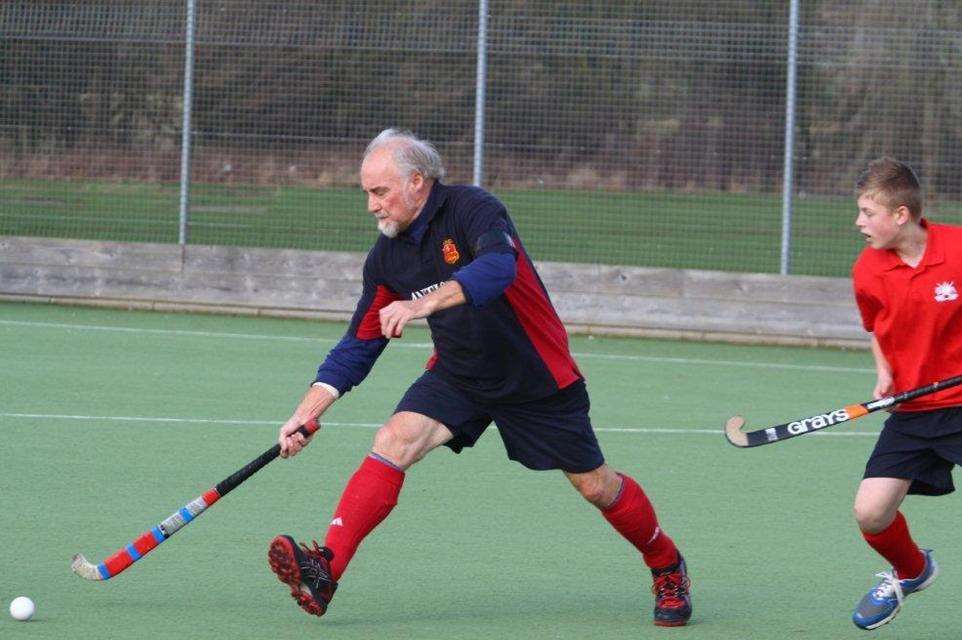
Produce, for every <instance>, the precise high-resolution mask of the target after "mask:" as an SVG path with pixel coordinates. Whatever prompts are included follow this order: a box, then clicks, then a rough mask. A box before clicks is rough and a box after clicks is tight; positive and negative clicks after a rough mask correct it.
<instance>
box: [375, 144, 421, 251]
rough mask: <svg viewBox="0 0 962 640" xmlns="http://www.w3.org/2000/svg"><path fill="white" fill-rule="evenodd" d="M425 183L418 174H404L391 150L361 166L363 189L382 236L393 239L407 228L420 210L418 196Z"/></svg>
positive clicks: (387, 148) (378, 152)
mask: <svg viewBox="0 0 962 640" xmlns="http://www.w3.org/2000/svg"><path fill="white" fill-rule="evenodd" d="M423 182H424V178H423V177H422V176H421V175H420V174H418V173H414V174H412V175H409V176H402V175H401V173H400V172H399V171H398V168H397V166H396V164H395V162H394V158H392V157H391V149H390V148H389V147H382V148H381V149H378V150H377V151H374V152H373V153H372V154H371V155H370V156H368V157H367V159H366V160H365V161H364V163H363V164H362V165H361V188H362V189H363V190H364V192H365V193H366V194H367V210H368V211H370V212H371V213H373V214H374V217H375V218H377V228H378V230H379V231H380V232H381V233H383V234H384V235H386V236H387V237H388V238H394V237H396V236H397V234H399V233H401V232H402V231H404V230H405V229H407V228H408V226H409V225H410V224H411V221H412V220H414V218H415V216H417V214H418V210H419V209H420V207H419V205H418V203H417V201H416V198H415V193H416V192H417V191H418V189H419V187H420V186H421V185H422V184H423Z"/></svg>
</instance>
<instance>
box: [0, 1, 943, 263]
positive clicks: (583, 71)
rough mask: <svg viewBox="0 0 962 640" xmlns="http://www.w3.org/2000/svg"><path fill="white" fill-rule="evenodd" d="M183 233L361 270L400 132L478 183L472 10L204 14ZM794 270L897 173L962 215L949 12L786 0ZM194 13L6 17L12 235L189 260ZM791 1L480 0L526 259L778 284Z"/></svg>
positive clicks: (113, 10)
mask: <svg viewBox="0 0 962 640" xmlns="http://www.w3.org/2000/svg"><path fill="white" fill-rule="evenodd" d="M196 7H197V13H196V16H197V22H196V38H195V42H194V50H193V55H194V83H193V101H192V104H191V105H190V106H191V109H192V126H191V140H192V165H191V166H192V169H191V176H190V183H191V186H190V189H191V200H190V218H189V236H188V237H189V241H190V242H193V243H202V244H231V245H245V246H258V247H285V248H286V247H289V248H298V249H324V250H345V251H361V250H365V249H366V248H367V247H368V246H369V244H370V242H371V240H372V239H373V238H374V234H375V233H376V232H375V230H374V228H373V225H372V224H371V220H370V219H369V218H368V217H367V216H366V214H365V213H364V200H363V197H362V194H361V192H360V190H359V188H358V186H357V180H358V175H357V173H358V163H359V159H360V154H361V152H362V151H363V148H364V146H365V144H366V142H367V141H368V140H369V139H370V138H371V137H373V136H374V135H375V134H376V133H377V132H378V131H380V130H381V129H383V128H385V127H387V126H401V127H405V128H410V129H412V130H414V131H415V132H417V133H419V134H421V135H423V136H425V137H427V138H429V139H430V140H432V141H433V142H435V143H436V144H437V146H438V147H439V149H440V150H441V152H442V154H443V155H444V157H445V160H446V164H447V168H448V174H449V178H448V180H449V181H450V182H469V181H471V179H472V175H473V170H474V167H473V164H472V162H473V149H474V144H475V139H474V134H475V117H476V113H475V96H476V91H477V85H476V70H477V66H476V65H477V55H476V52H477V49H478V26H479V18H478V3H477V2H476V1H475V0H471V1H468V0H451V1H449V2H444V3H436V2H427V1H418V0H404V1H401V0H390V1H385V0H381V1H374V0H354V1H351V2H347V1H343V0H334V1H330V2H324V3H313V2H310V3H309V2H303V1H301V2H295V1H279V0H275V1H271V2H260V1H255V0H220V1H209V0H197V3H196ZM800 7H801V15H800V28H799V31H798V34H797V35H798V67H797V104H796V105H795V111H794V114H795V122H796V127H795V130H794V132H793V135H794V149H795V156H794V191H793V193H792V199H791V202H792V204H793V211H792V225H791V231H792V234H791V237H792V245H791V251H790V255H791V265H792V269H791V271H792V273H798V274H815V275H844V274H845V273H847V270H848V267H849V265H850V263H851V260H852V259H853V258H854V256H855V255H856V253H857V252H858V250H859V249H860V248H861V244H860V241H859V237H858V236H857V234H856V233H854V231H853V226H852V222H853V218H854V204H853V202H852V193H851V189H852V183H853V181H854V177H855V175H856V174H857V173H858V171H859V170H860V169H861V168H862V167H864V165H865V163H866V162H867V161H868V160H870V159H871V158H874V157H876V156H879V155H883V154H888V155H894V156H897V157H899V158H901V159H904V160H906V161H908V162H909V163H911V164H912V165H913V166H914V167H915V168H916V169H917V170H918V171H919V173H920V175H921V177H922V179H923V182H924V184H925V188H926V195H927V197H928V201H929V206H928V215H929V216H930V217H931V218H933V219H935V220H941V221H949V222H962V205H960V201H962V172H960V170H959V167H960V166H962V157H960V156H962V144H960V143H962V73H960V72H962V69H960V66H962V6H960V3H958V2H944V1H939V0H923V1H912V2H910V1H907V0H856V1H845V2H843V1H840V0H800ZM186 17H187V9H186V2H185V0H178V1H172V0H157V1H154V2H150V3H141V2H132V1H122V2H121V1H109V2H108V1H106V0H74V1H70V2H43V3H38V2H29V1H25V0H20V1H12V2H5V3H3V4H2V5H0V234H6V235H28V236H56V237H74V238H91V239H105V240H122V241H152V242H177V240H178V192H179V185H178V182H179V180H180V175H179V174H180V151H181V149H180V147H181V121H182V113H183V108H184V100H183V76H184V62H185V51H186V50H187V47H186V46H185V45H186V42H185V39H186V27H185V22H186ZM788 18H789V15H788V3H787V2H784V1H782V0H768V1H759V0H751V1H749V0H720V1H713V2H709V1H708V0H685V1H675V2H670V3H665V2H648V1H645V2H638V1H632V2H627V1H621V2H611V1H608V0H580V1H577V2H575V1H564V2H555V1H550V0H527V1H526V2H516V1H513V0H491V1H490V3H489V5H488V24H487V41H486V45H487V47H486V48H487V73H486V75H485V77H484V81H485V102H484V109H483V114H482V115H483V117H484V130H485V138H484V140H483V157H484V174H483V175H484V177H483V181H482V184H483V186H485V187H487V188H489V189H490V190H492V191H494V192H495V193H496V194H497V195H499V196H500V197H501V198H502V199H503V200H504V201H505V202H506V203H507V204H508V207H509V210H510V211H511V213H512V216H513V217H514V219H515V221H516V223H517V224H518V226H519V228H520V230H521V232H522V234H523V236H524V238H525V242H526V244H527V245H528V248H529V250H530V251H531V253H532V254H533V255H534V256H535V257H536V258H538V259H544V260H562V261H576V262H598V263H608V264H628V265H644V266H659V267H662V266H664V267H683V268H707V269H724V270H736V271H760V272H772V271H777V270H778V269H779V256H780V252H781V246H780V242H781V225H782V216H783V211H782V194H781V188H782V181H783V169H784V158H783V156H784V148H785V146H784V145H785V132H784V127H785V118H786V78H787V76H788V73H787V58H788V40H789V26H788V25H789V20H788Z"/></svg>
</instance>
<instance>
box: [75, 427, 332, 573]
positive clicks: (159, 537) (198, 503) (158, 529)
mask: <svg viewBox="0 0 962 640" xmlns="http://www.w3.org/2000/svg"><path fill="white" fill-rule="evenodd" d="M319 428H320V425H318V424H317V420H316V419H314V420H310V421H309V422H307V423H306V424H303V425H301V427H300V428H299V429H298V432H299V433H301V434H302V435H304V436H305V437H308V436H310V435H311V434H312V433H314V432H316V431H317V430H318V429H319ZM280 453H281V445H280V444H275V445H274V446H273V447H271V448H270V449H268V450H267V451H265V452H264V453H262V454H261V455H259V456H257V457H256V458H254V459H253V460H251V461H250V462H248V463H247V464H246V465H244V466H243V467H241V468H240V469H238V470H237V471H235V472H234V473H233V474H231V475H230V476H228V477H227V478H225V479H224V480H223V481H221V482H220V483H218V484H217V486H215V487H214V488H213V489H210V490H209V491H207V492H205V493H203V494H201V495H200V496H198V497H196V498H194V499H193V500H191V501H190V502H188V503H187V504H186V505H184V506H183V507H181V508H180V509H178V510H177V511H175V512H174V513H172V514H171V515H170V517H169V518H167V519H166V520H164V521H163V522H161V523H160V524H158V525H157V526H155V527H152V528H150V529H148V530H147V531H145V532H144V533H142V534H141V535H140V537H139V538H137V539H136V540H134V541H132V542H131V543H130V544H128V545H127V546H125V547H123V548H122V549H120V550H119V551H117V553H115V554H114V555H112V556H110V557H109V558H107V559H106V560H104V561H103V562H101V563H100V564H93V563H92V562H89V561H88V560H87V559H86V558H85V557H84V556H83V554H82V553H78V554H77V555H75V556H74V557H73V562H71V563H70V568H71V569H72V570H73V572H74V573H76V574H77V575H78V576H80V577H81V578H86V579H87V580H109V579H110V578H113V577H114V576H115V575H117V574H118V573H120V572H121V571H123V570H124V569H126V568H127V567H129V566H130V565H132V564H133V563H135V562H137V561H138V560H140V559H141V558H143V557H144V556H145V555H147V554H148V553H150V552H151V551H152V550H153V549H154V548H156V547H157V545H159V544H160V543H161V542H163V541H164V540H166V539H167V538H169V537H170V536H172V535H174V534H175V533H177V531H179V530H180V529H181V528H183V527H184V525H187V524H189V523H190V522H191V521H193V520H194V518H196V517H197V516H199V515H200V514H202V513H203V512H204V511H205V510H206V509H207V508H208V507H210V506H211V505H212V504H214V503H215V502H217V501H218V500H220V499H221V498H223V497H224V496H226V495H227V494H228V493H230V492H231V491H232V490H234V489H236V488H237V487H238V486H239V485H240V484H241V483H242V482H244V481H245V480H247V479H248V478H250V477H251V476H252V475H254V474H255V473H257V472H258V471H260V470H261V469H262V468H263V467H264V466H266V465H267V464H268V463H269V462H272V461H273V460H274V459H275V458H276V457H277V456H279V455H280Z"/></svg>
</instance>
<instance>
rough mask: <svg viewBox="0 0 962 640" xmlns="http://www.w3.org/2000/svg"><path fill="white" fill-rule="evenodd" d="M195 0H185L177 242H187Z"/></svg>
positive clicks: (182, 243) (183, 243)
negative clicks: (185, 27)
mask: <svg viewBox="0 0 962 640" xmlns="http://www.w3.org/2000/svg"><path fill="white" fill-rule="evenodd" d="M196 16H197V3H196V0H187V37H186V42H185V50H184V116H183V124H182V127H183V131H182V132H181V136H180V233H179V234H178V242H179V243H180V244H181V245H185V244H187V224H188V221H189V217H190V113H191V109H192V108H193V100H194V91H193V87H194V27H195V24H196V19H197V18H196Z"/></svg>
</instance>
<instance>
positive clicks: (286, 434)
mask: <svg viewBox="0 0 962 640" xmlns="http://www.w3.org/2000/svg"><path fill="white" fill-rule="evenodd" d="M336 399H337V397H336V396H335V395H334V394H332V393H331V392H330V391H328V389H327V388H325V387H323V386H312V387H311V388H310V389H308V390H307V393H305V394H304V397H303V398H302V399H301V402H300V404H298V405H297V408H296V409H294V413H293V414H291V417H290V418H288V420H287V422H285V423H284V424H283V425H282V426H281V429H280V432H279V433H278V436H277V442H278V444H280V445H281V457H282V458H287V457H288V456H293V455H297V453H298V452H299V451H300V450H301V449H303V448H304V447H305V446H307V444H308V443H309V442H310V441H311V438H313V437H314V435H313V434H312V435H311V436H309V437H306V438H305V437H304V435H302V434H301V433H300V432H298V430H297V429H298V427H300V426H301V425H302V424H304V423H305V422H307V421H308V420H310V419H311V418H320V417H321V416H322V415H324V412H325V411H327V410H328V408H329V407H330V406H331V405H332V404H334V401H335V400H336Z"/></svg>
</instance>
